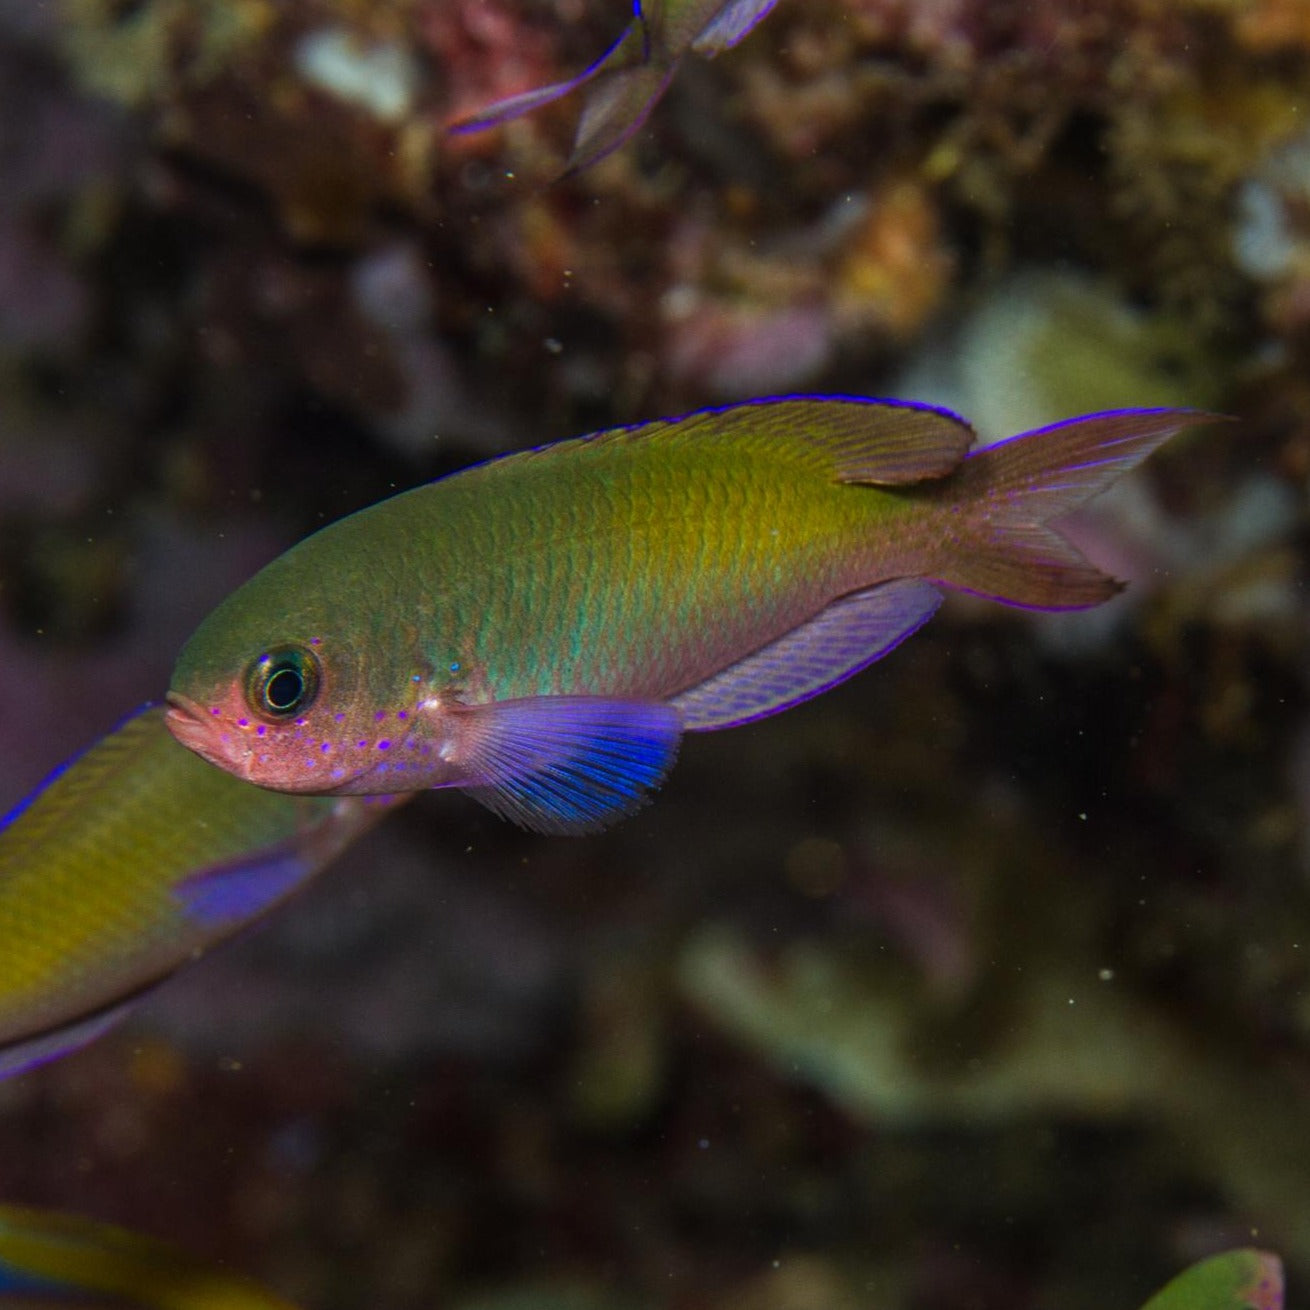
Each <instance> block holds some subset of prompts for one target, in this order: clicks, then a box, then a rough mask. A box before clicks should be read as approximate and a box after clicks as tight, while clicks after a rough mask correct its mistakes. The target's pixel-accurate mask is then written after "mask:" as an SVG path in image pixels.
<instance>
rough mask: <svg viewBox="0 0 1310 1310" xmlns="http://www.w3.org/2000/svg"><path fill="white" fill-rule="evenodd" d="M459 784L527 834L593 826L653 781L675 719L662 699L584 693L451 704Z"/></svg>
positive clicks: (669, 752) (632, 802) (674, 738)
mask: <svg viewBox="0 0 1310 1310" xmlns="http://www.w3.org/2000/svg"><path fill="white" fill-rule="evenodd" d="M459 717H460V720H461V723H460V726H459V734H458V736H459V753H460V759H461V764H462V766H463V768H464V771H465V774H466V776H467V777H469V778H471V779H472V781H471V782H469V783H465V784H462V790H464V791H465V792H467V793H468V794H469V795H470V796H472V797H473V798H474V799H475V800H477V801H480V802H481V803H482V804H483V805H485V806H486V807H487V808H488V809H489V810H492V811H494V812H495V813H496V814H499V815H501V816H502V817H504V818H507V819H510V820H512V821H513V822H515V823H517V824H520V825H521V826H522V827H524V828H530V829H532V830H533V831H534V832H551V833H582V832H593V831H595V830H596V829H598V828H603V827H605V826H606V825H607V824H610V823H613V822H614V821H615V820H616V819H618V818H620V817H621V816H622V815H624V814H629V813H631V812H632V811H633V810H635V809H636V808H637V807H638V806H639V805H641V804H642V803H643V802H644V801H645V799H646V797H647V794H648V793H649V792H650V791H651V790H652V789H653V788H655V787H657V786H659V784H660V782H661V781H663V779H664V775H665V774H666V773H668V771H669V769H670V768H671V767H672V765H673V761H674V758H675V757H676V755H677V753H678V740H679V737H680V736H681V733H682V722H681V719H680V718H679V716H678V713H677V711H676V710H674V709H672V708H670V707H669V706H668V705H661V704H650V703H646V702H632V701H609V700H601V699H593V698H591V697H585V696H543V697H540V698H535V699H530V700H514V701H496V702H493V703H491V704H489V705H478V706H470V707H468V708H467V709H463V710H460V711H459Z"/></svg>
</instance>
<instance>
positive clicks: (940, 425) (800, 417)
mask: <svg viewBox="0 0 1310 1310" xmlns="http://www.w3.org/2000/svg"><path fill="white" fill-rule="evenodd" d="M973 440H974V431H973V428H971V427H970V426H969V424H968V423H966V422H965V420H964V419H962V418H961V417H960V416H959V415H958V414H953V413H951V411H950V410H947V409H938V408H937V407H936V406H934V405H920V404H916V403H914V402H912V401H904V400H869V399H865V398H863V397H859V396H776V397H771V398H766V399H763V400H748V401H744V402H742V403H740V404H736V405H724V406H721V407H718V408H715V409H701V410H696V411H694V412H693V413H691V414H684V415H683V416H682V417H681V418H671V419H656V420H654V421H653V422H650V423H637V424H633V425H631V426H629V427H622V428H610V429H608V430H606V431H604V432H597V433H595V434H593V435H592V436H588V437H576V438H574V439H573V440H571V441H560V442H555V443H553V444H551V445H547V446H540V447H538V448H537V449H536V450H532V451H523V452H520V453H519V454H515V455H509V456H505V457H504V458H502V459H500V460H492V461H489V462H488V463H487V464H483V465H479V466H478V469H481V470H486V471H487V472H492V471H494V470H496V469H497V467H498V466H502V467H503V466H506V465H510V464H513V463H514V462H515V461H518V460H545V459H552V458H559V457H561V456H563V455H565V454H566V452H572V453H573V454H574V455H577V454H580V453H581V452H582V451H584V450H585V449H588V448H590V449H593V450H595V451H596V452H597V454H600V453H601V452H602V451H604V450H605V449H606V448H608V447H610V446H612V445H619V444H627V443H635V442H651V443H658V444H659V445H661V446H665V447H667V448H675V447H677V446H680V445H683V444H684V443H686V444H687V445H693V444H694V445H695V446H710V445H719V446H735V447H737V448H739V449H741V450H742V451H748V450H749V451H754V452H764V451H767V452H768V453H769V455H770V456H771V457H773V458H775V459H777V460H778V461H779V462H781V463H787V464H792V465H794V466H795V467H796V469H797V471H798V472H804V473H809V474H811V475H814V476H820V477H826V478H830V479H831V480H832V481H834V482H867V483H875V484H882V485H887V486H891V485H896V484H903V483H911V482H922V481H923V480H924V479H927V478H942V477H946V476H947V475H948V474H951V473H953V472H955V470H956V469H957V468H959V467H960V464H961V462H962V461H963V460H964V457H965V456H966V455H967V454H968V452H969V447H970V446H971V445H972V444H973ZM476 471H477V469H470V470H466V472H468V473H471V472H476ZM460 476H464V475H460Z"/></svg>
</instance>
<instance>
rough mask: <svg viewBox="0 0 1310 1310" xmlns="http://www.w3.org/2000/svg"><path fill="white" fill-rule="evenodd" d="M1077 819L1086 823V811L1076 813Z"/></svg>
mask: <svg viewBox="0 0 1310 1310" xmlns="http://www.w3.org/2000/svg"><path fill="white" fill-rule="evenodd" d="M1078 817H1079V818H1080V819H1081V820H1082V821H1083V822H1084V823H1086V822H1087V811H1086V810H1080V811H1079V812H1078Z"/></svg>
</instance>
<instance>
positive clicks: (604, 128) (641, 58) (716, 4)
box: [448, 0, 777, 173]
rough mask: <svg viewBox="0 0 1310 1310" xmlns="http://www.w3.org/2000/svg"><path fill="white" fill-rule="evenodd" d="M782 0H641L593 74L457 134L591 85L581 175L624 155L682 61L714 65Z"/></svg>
mask: <svg viewBox="0 0 1310 1310" xmlns="http://www.w3.org/2000/svg"><path fill="white" fill-rule="evenodd" d="M776 3H777V0H728V2H727V3H725V2H724V0H668V3H663V4H661V3H659V2H658V0H655V2H654V3H650V4H642V3H641V0H635V3H634V4H633V19H632V22H631V23H629V24H628V26H627V28H626V29H624V32H623V34H622V35H621V36H620V37H619V39H618V40H617V41H615V43H614V44H613V45H612V46H610V48H609V49H608V50H607V51H606V52H605V53H604V54H603V55H601V57H600V58H599V59H598V60H596V62H595V63H594V64H592V65H591V67H590V68H588V69H586V70H585V71H584V72H582V73H579V74H578V76H577V77H574V78H570V79H569V80H568V81H567V82H556V83H554V84H553V85H551V86H544V87H540V88H538V89H537V90H535V91H525V92H524V93H523V94H522V95H516V96H510V97H509V98H508V99H506V100H498V101H497V102H496V103H495V104H493V105H488V106H487V108H486V109H483V110H481V111H480V112H478V113H476V114H470V115H469V116H468V117H466V118H461V119H459V120H457V121H456V122H454V123H452V124H451V125H450V127H449V129H448V130H449V131H451V132H478V131H481V130H482V129H484V128H488V127H495V126H497V125H498V124H500V123H504V122H506V121H507V120H509V119H511V118H518V117H519V116H520V115H522V114H528V113H531V112H532V111H533V110H534V109H539V108H540V107H541V106H542V105H548V104H550V103H551V101H553V100H558V99H560V98H561V97H562V96H566V95H568V94H569V93H570V92H571V91H575V90H577V88H578V87H580V86H582V85H584V84H585V83H588V82H590V83H591V90H590V92H589V93H588V96H587V101H586V103H585V104H584V106H583V109H582V117H581V118H580V119H579V121H578V130H577V134H576V136H575V137H574V141H573V152H572V154H570V156H569V161H568V165H567V167H566V172H569V173H574V172H577V171H578V170H579V169H582V168H587V167H589V166H590V165H592V164H594V163H596V162H597V161H599V160H601V159H603V158H604V157H605V156H606V155H608V154H609V153H610V152H611V151H612V150H617V149H618V148H619V147H620V146H621V145H623V143H624V142H625V141H627V140H628V138H629V137H631V136H632V134H633V133H634V132H636V131H637V130H638V129H639V128H640V127H641V125H642V124H643V123H644V122H645V121H646V119H647V118H648V117H649V116H650V112H651V110H652V109H654V108H655V105H656V103H657V101H658V100H659V98H660V97H661V96H662V95H663V94H664V92H665V90H666V89H667V87H668V85H669V82H670V81H672V79H673V75H674V73H676V72H677V71H678V65H679V64H680V63H681V61H682V57H683V56H684V55H685V54H686V53H687V52H688V51H689V50H691V51H694V52H695V53H696V54H700V55H704V56H705V57H706V58H711V57H713V56H714V55H717V54H719V53H720V52H721V51H723V50H728V49H730V48H731V47H732V46H735V45H736V44H737V43H738V42H739V41H741V40H742V39H743V38H745V36H746V35H747V34H748V33H749V32H750V31H751V29H752V28H753V27H755V25H756V24H757V23H759V22H761V21H762V20H763V19H764V18H766V17H767V16H768V13H769V11H770V10H771V9H772V8H773V7H774V5H775V4H776Z"/></svg>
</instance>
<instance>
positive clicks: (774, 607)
mask: <svg viewBox="0 0 1310 1310" xmlns="http://www.w3.org/2000/svg"><path fill="white" fill-rule="evenodd" d="M552 455H553V457H555V458H558V459H560V460H563V459H565V458H567V457H569V456H572V455H576V456H578V457H579V458H578V459H577V461H576V462H575V463H574V464H573V466H572V468H571V469H570V470H569V473H568V476H567V477H559V476H555V475H554V472H553V470H552V469H551V468H550V464H551V460H552V456H547V455H534V456H527V457H516V458H523V459H526V460H527V461H529V462H528V463H527V464H525V465H524V466H522V467H521V468H519V469H515V468H514V467H512V461H504V462H497V463H494V464H491V465H487V466H485V467H484V469H481V470H474V471H473V472H472V473H470V474H467V475H465V476H464V478H462V479H458V480H453V481H451V482H446V483H437V484H434V485H433V486H431V487H423V488H419V489H417V490H416V491H414V492H410V493H406V494H405V495H403V496H401V497H398V498H396V499H395V500H393V501H390V502H385V503H384V505H383V506H380V507H378V509H379V510H382V511H385V518H386V520H387V521H386V522H385V523H384V522H383V521H382V519H381V518H380V519H379V521H378V524H377V526H378V528H379V540H378V541H376V542H375V543H374V545H373V547H372V549H373V550H375V551H379V552H380V553H381V554H383V555H389V554H390V553H391V551H392V550H395V551H398V552H402V553H403V555H404V557H405V558H406V560H407V563H408V566H409V568H410V569H411V570H412V571H414V572H415V573H418V574H422V573H425V572H430V573H435V572H436V571H438V570H439V569H440V567H441V562H442V560H443V559H445V558H450V557H452V556H453V555H454V554H455V552H456V551H458V557H459V559H460V561H461V563H460V571H459V572H460V576H459V580H458V584H457V585H456V586H454V587H452V588H450V589H444V588H443V589H441V590H439V591H438V592H437V593H436V594H435V595H433V596H432V597H430V598H429V597H423V598H422V599H421V600H420V602H419V605H420V618H419V632H420V641H422V642H424V643H425V646H424V649H423V651H422V652H421V654H422V656H424V657H425V658H426V660H427V662H429V663H431V664H432V665H433V666H434V667H437V668H440V667H443V666H444V667H449V665H450V664H451V663H459V664H460V666H461V673H462V674H463V675H464V678H465V680H470V679H471V680H472V681H473V682H474V683H475V685H477V686H485V688H486V692H487V694H488V695H489V696H491V697H495V698H498V699H508V698H512V697H524V696H538V695H548V694H570V693H572V694H590V693H594V692H595V691H596V690H597V689H598V688H603V689H604V690H605V692H606V693H608V694H615V695H627V696H634V697H643V696H654V697H658V696H665V695H670V694H672V693H673V692H676V691H678V690H681V688H683V687H685V686H688V685H690V684H692V683H694V682H697V681H699V680H700V679H701V678H702V677H704V676H706V675H707V674H708V673H710V672H712V671H714V670H716V669H718V668H720V667H722V665H723V663H724V662H725V661H727V660H730V659H733V658H736V657H737V656H738V655H740V654H741V653H743V650H744V649H746V648H749V647H752V646H755V645H759V644H762V641H761V639H762V640H769V639H770V638H771V637H773V636H775V635H777V634H778V633H780V632H783V631H785V630H786V629H787V628H789V627H791V626H794V624H795V623H797V622H799V621H801V620H802V619H804V618H805V617H808V616H809V615H811V614H813V613H815V612H816V611H817V610H818V609H819V608H821V606H822V605H823V604H824V603H825V602H826V601H827V600H828V599H830V598H831V596H833V595H836V594H839V593H840V592H841V591H846V590H850V589H851V587H853V586H855V585H859V583H860V582H862V581H874V580H876V579H875V577H874V575H873V569H872V566H871V563H870V559H869V557H870V555H871V554H875V553H878V554H881V555H882V556H883V557H884V558H885V559H886V561H887V564H888V567H891V568H892V569H895V567H896V560H895V554H896V552H894V551H889V550H887V548H886V545H885V544H883V543H880V542H877V541H876V540H875V538H874V536H873V530H874V528H875V525H876V523H877V522H878V516H879V513H880V512H881V513H884V514H885V513H886V512H887V510H888V508H889V507H890V506H893V505H894V504H895V502H894V501H893V500H892V498H891V497H889V496H887V495H886V494H885V493H880V492H878V491H877V490H876V489H874V488H861V489H860V493H862V494H859V493H855V492H854V491H853V489H852V488H851V487H848V486H847V487H844V486H841V485H840V484H837V483H835V482H833V481H832V480H831V478H826V479H825V478H823V477H822V476H821V475H820V470H819V469H812V470H808V471H804V470H803V471H801V472H799V473H798V470H797V469H796V468H795V467H794V465H793V464H791V463H789V462H786V461H780V460H777V459H771V458H769V452H767V451H765V452H761V453H759V454H757V453H755V452H749V453H748V454H747V455H745V456H743V455H742V454H741V453H740V452H737V451H734V450H732V449H721V450H718V451H710V450H704V449H702V450H696V449H694V448H687V449H684V450H681V451H675V452H672V453H671V454H670V453H668V452H664V451H661V450H660V449H659V448H658V447H654V446H652V445H651V444H650V443H648V442H641V441H631V442H622V441H612V442H606V443H604V444H603V445H601V444H599V443H598V445H597V447H596V448H595V449H594V450H586V449H575V450H572V451H564V450H560V451H558V452H553V453H552ZM534 463H535V466H536V467H535V470H533V464H534ZM524 471H536V472H537V473H538V476H535V477H524V476H518V477H515V476H512V475H513V474H515V473H522V472H524ZM806 472H808V474H809V476H805V473H806ZM507 474H508V475H510V476H506V475H507ZM461 481H462V482H464V483H465V484H466V485H464V486H462V487H460V486H459V482H461ZM447 488H449V489H450V490H451V491H455V490H457V489H458V490H459V491H460V492H461V493H463V494H461V495H460V496H459V497H458V498H457V499H455V500H454V503H451V501H452V498H450V497H448V496H447V495H446V494H445V492H446V489H447ZM764 525H776V526H771V527H765V526H764ZM311 540H312V539H311ZM384 541H385V543H386V544H383V543H384ZM891 576H894V573H893V574H892V575H891ZM709 616H714V622H713V623H712V624H710V623H708V622H707V620H708V618H709ZM507 632H512V633H514V634H515V638H516V640H515V641H514V642H513V643H506V642H505V640H504V634H505V633H507ZM424 634H426V636H425V635H424ZM465 634H468V635H465ZM447 656H448V657H449V658H447Z"/></svg>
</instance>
